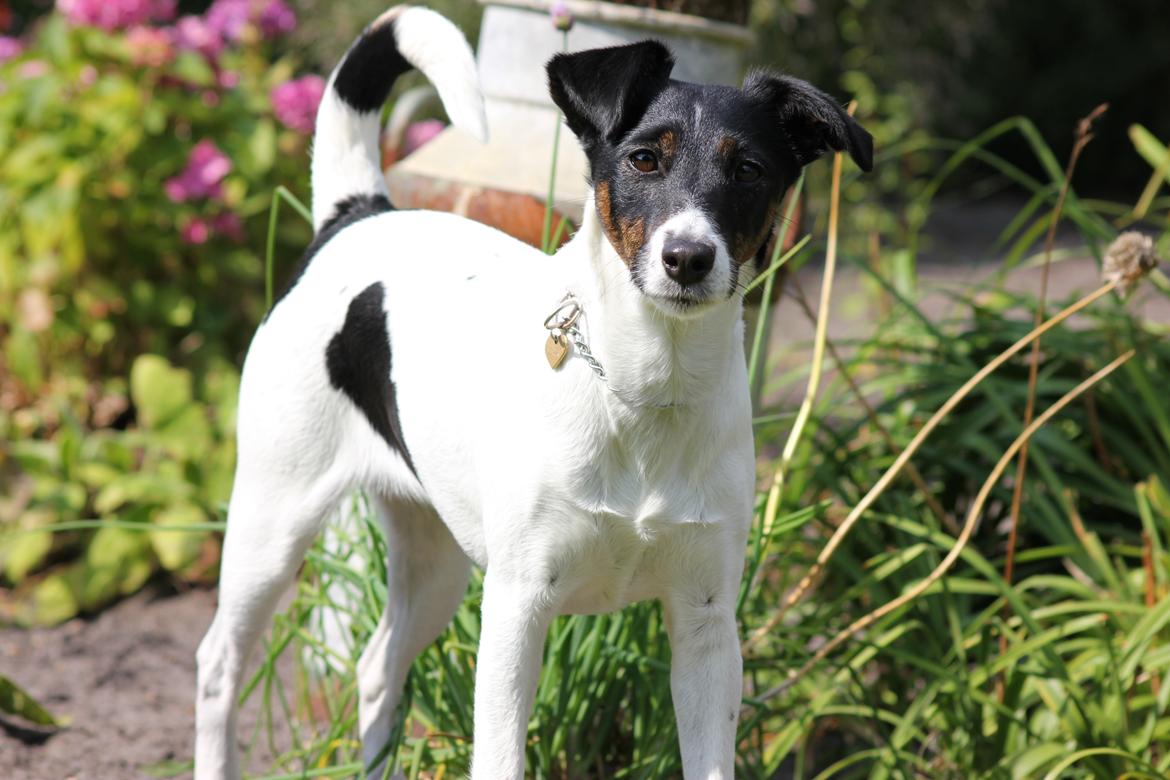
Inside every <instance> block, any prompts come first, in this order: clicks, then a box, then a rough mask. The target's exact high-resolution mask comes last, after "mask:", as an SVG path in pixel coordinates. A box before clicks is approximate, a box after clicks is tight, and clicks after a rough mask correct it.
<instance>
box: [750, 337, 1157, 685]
mask: <svg viewBox="0 0 1170 780" xmlns="http://www.w3.org/2000/svg"><path fill="white" fill-rule="evenodd" d="M1134 354H1135V353H1134V350H1132V349H1131V350H1129V351H1128V352H1126V353H1125V354H1123V355H1121V356H1120V357H1117V358H1115V359H1114V360H1113V361H1112V362H1110V363H1109V364H1108V365H1107V366H1105V367H1104V368H1102V369H1101V370H1099V371H1097V372H1096V373H1095V374H1093V375H1092V376H1090V377H1089V378H1088V379H1086V380H1084V381H1083V382H1081V383H1080V384H1079V385H1077V386H1076V387H1074V388H1073V389H1072V390H1069V391H1068V392H1067V393H1065V394H1064V395H1063V396H1061V397H1060V399H1059V400H1057V401H1056V403H1054V404H1052V406H1050V407H1048V408H1047V409H1045V410H1044V412H1043V413H1041V414H1040V416H1039V417H1037V418H1036V419H1035V420H1033V421H1032V423H1031V424H1030V425H1028V426H1027V427H1026V428H1025V429H1024V430H1023V431H1022V432H1021V433H1020V435H1019V436H1017V437H1016V439H1015V441H1013V442H1012V443H1011V445H1010V446H1009V447H1008V448H1007V450H1006V451H1005V452H1004V453H1003V455H1002V456H1000V459H999V461H997V462H996V464H995V467H994V468H993V469H992V470H991V474H989V475H988V477H987V479H986V480H984V482H983V485H982V486H981V487H980V488H979V493H978V494H977V495H976V497H975V501H974V502H973V503H972V504H971V509H970V510H969V511H968V513H967V519H966V520H965V521H964V522H963V529H962V531H961V532H960V533H959V536H958V538H957V539H956V540H955V544H954V545H953V546H952V547H951V549H950V550H949V551H948V552H947V554H946V557H944V558H943V560H942V562H941V563H939V565H938V566H936V567H935V569H934V571H932V572H931V573H930V574H928V575H927V576H926V577H925V578H923V579H921V580H919V581H918V582H917V583H916V584H915V585H914V586H913V587H911V588H909V589H908V590H906V591H905V592H904V593H902V595H900V596H898V597H897V598H895V599H893V600H892V601H889V602H887V603H885V604H883V605H882V606H880V607H878V608H877V609H875V610H873V611H872V612H869V613H868V614H866V615H863V616H862V617H860V618H858V619H857V620H855V621H853V622H852V623H851V624H849V626H848V627H847V628H845V629H844V630H843V631H841V632H839V633H838V634H837V635H836V636H834V637H833V638H832V639H830V640H829V641H828V642H826V643H825V644H824V645H823V646H822V647H821V648H820V649H819V650H817V652H816V653H815V654H814V655H813V657H812V658H810V659H809V660H808V662H807V663H805V664H804V665H803V666H802V667H800V669H798V670H797V671H796V672H793V673H792V674H791V675H789V678H788V680H786V681H785V682H783V683H781V684H780V685H778V686H776V687H775V688H773V689H772V690H770V691H767V692H766V693H764V694H763V695H761V696H759V697H758V698H759V700H761V701H763V700H766V699H768V698H771V697H773V696H776V695H778V694H780V693H782V692H783V691H785V690H787V688H788V687H789V686H791V685H792V684H793V683H795V682H796V681H797V680H799V679H800V678H801V677H803V676H804V675H805V674H807V673H808V672H809V670H811V669H812V668H813V667H814V666H816V665H817V664H818V663H820V662H821V661H822V660H823V659H824V658H825V657H826V656H828V654H829V653H831V652H832V651H833V650H835V649H836V648H837V647H838V646H840V645H841V643H843V642H845V641H846V640H847V639H849V638H850V637H852V636H854V635H855V634H857V633H858V632H859V631H861V630H863V629H865V628H866V627H868V626H870V625H872V624H873V623H875V622H876V621H878V620H880V619H881V618H883V617H885V616H886V615H888V614H890V613H891V612H893V611H894V610H896V609H898V608H900V607H902V606H904V605H906V604H908V603H910V602H911V601H913V600H914V599H916V598H918V597H919V596H920V595H922V594H923V593H924V592H925V591H926V590H927V589H928V588H930V586H932V585H934V584H935V583H936V582H938V581H939V579H941V578H942V576H943V575H944V574H946V572H947V571H948V570H949V569H950V568H951V566H953V565H954V563H955V561H956V560H958V558H959V555H960V554H962V552H963V549H964V547H966V545H967V541H968V540H969V539H970V538H971V534H972V533H974V531H975V528H976V527H977V526H978V524H979V523H978V521H979V518H980V517H981V516H982V514H983V505H984V504H985V503H987V499H988V497H989V496H990V495H991V491H992V489H993V488H994V487H995V485H996V483H998V482H999V479H1000V477H1001V476H1003V472H1004V471H1005V470H1006V469H1007V467H1008V464H1009V463H1010V462H1011V460H1012V458H1013V457H1015V455H1016V453H1017V452H1018V451H1019V450H1020V449H1022V448H1023V446H1024V445H1025V444H1026V443H1027V442H1028V440H1029V439H1031V438H1032V436H1033V435H1034V434H1035V433H1036V431H1038V430H1039V429H1040V428H1041V426H1043V425H1044V424H1045V423H1047V422H1048V421H1049V420H1050V419H1052V418H1053V417H1054V416H1055V415H1056V414H1057V413H1058V412H1060V410H1062V409H1064V407H1066V406H1068V405H1069V404H1070V403H1072V401H1073V400H1075V399H1076V398H1077V397H1078V396H1079V395H1081V394H1082V393H1084V392H1085V391H1086V390H1088V389H1089V388H1090V387H1092V386H1093V385H1095V384H1097V383H1098V382H1100V381H1101V380H1102V379H1104V378H1105V377H1107V376H1108V375H1109V374H1111V373H1113V371H1115V370H1117V369H1118V368H1120V367H1121V365H1122V364H1123V363H1125V362H1126V361H1127V360H1129V359H1130V358H1132V357H1133V356H1134Z"/></svg>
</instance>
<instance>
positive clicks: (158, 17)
mask: <svg viewBox="0 0 1170 780" xmlns="http://www.w3.org/2000/svg"><path fill="white" fill-rule="evenodd" d="M175 2H176V0H57V10H59V11H60V12H61V13H63V14H65V18H67V19H68V20H69V21H70V23H72V24H75V25H85V26H89V27H100V28H101V29H103V30H106V31H113V30H122V29H125V28H127V27H133V26H134V25H138V24H145V23H147V22H150V21H169V20H170V19H173V18H174V16H175Z"/></svg>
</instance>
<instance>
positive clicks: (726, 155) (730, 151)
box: [715, 135, 739, 160]
mask: <svg viewBox="0 0 1170 780" xmlns="http://www.w3.org/2000/svg"><path fill="white" fill-rule="evenodd" d="M738 149H739V144H738V143H737V142H736V140H735V139H734V138H732V137H731V136H728V135H725V136H723V137H722V138H720V139H719V143H717V144H715V151H716V152H718V153H719V156H720V157H722V158H723V159H725V160H730V159H731V158H732V157H734V156H735V153H736V151H738Z"/></svg>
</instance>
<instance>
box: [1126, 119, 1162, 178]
mask: <svg viewBox="0 0 1170 780" xmlns="http://www.w3.org/2000/svg"><path fill="white" fill-rule="evenodd" d="M1129 140H1130V141H1132V142H1133V147H1134V148H1135V149H1137V152H1138V154H1140V155H1141V156H1142V159H1144V160H1145V161H1146V162H1148V163H1149V164H1150V167H1151V168H1153V169H1154V170H1155V171H1157V172H1159V173H1161V174H1162V177H1163V178H1164V179H1166V181H1167V182H1170V149H1167V148H1166V146H1165V145H1164V144H1163V143H1162V142H1161V141H1159V140H1158V139H1157V137H1156V136H1155V135H1154V134H1153V133H1151V132H1150V131H1149V130H1147V129H1146V128H1144V127H1142V126H1141V125H1136V124H1135V125H1130V126H1129Z"/></svg>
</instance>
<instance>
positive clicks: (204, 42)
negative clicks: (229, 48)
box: [170, 16, 224, 60]
mask: <svg viewBox="0 0 1170 780" xmlns="http://www.w3.org/2000/svg"><path fill="white" fill-rule="evenodd" d="M170 33H171V39H172V40H173V41H174V44H175V47H176V48H178V49H181V50H182V51H195V52H199V53H200V54H202V55H203V56H204V57H206V58H207V59H209V60H214V59H215V58H216V57H218V56H219V55H220V53H221V52H222V51H223V47H224V41H223V36H221V35H220V34H219V33H218V32H217V31H216V30H215V29H214V28H213V27H212V26H211V25H210V24H208V23H207V22H205V21H204V20H203V17H200V16H184V17H183V18H181V19H180V20H179V21H178V22H176V23H175V26H174V27H172V28H171V30H170Z"/></svg>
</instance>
